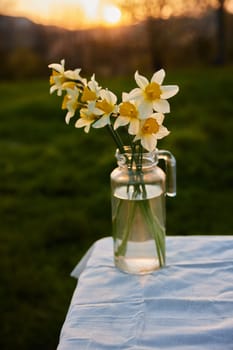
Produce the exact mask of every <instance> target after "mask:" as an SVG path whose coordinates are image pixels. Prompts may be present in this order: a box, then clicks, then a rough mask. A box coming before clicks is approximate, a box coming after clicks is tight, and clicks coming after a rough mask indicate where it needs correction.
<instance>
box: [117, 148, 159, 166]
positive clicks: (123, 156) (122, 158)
mask: <svg viewBox="0 0 233 350" xmlns="http://www.w3.org/2000/svg"><path fill="white" fill-rule="evenodd" d="M124 149H125V152H124V153H122V152H120V150H119V149H117V150H116V153H115V157H116V159H117V163H118V165H119V166H125V165H128V164H129V163H130V164H131V166H132V148H131V146H124ZM157 154H158V149H157V148H156V149H154V150H153V151H145V152H142V154H140V153H139V152H135V153H134V156H135V159H140V158H141V155H142V158H141V159H142V164H141V165H143V167H150V166H152V165H155V164H157V162H158V156H157ZM133 163H135V161H134V162H133Z"/></svg>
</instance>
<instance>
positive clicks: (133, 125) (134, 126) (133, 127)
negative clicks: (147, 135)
mask: <svg viewBox="0 0 233 350" xmlns="http://www.w3.org/2000/svg"><path fill="white" fill-rule="evenodd" d="M139 128H140V121H139V120H138V119H133V120H131V122H130V124H129V130H128V131H129V134H130V135H136V134H137V133H138V132H139Z"/></svg>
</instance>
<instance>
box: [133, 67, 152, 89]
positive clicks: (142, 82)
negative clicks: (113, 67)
mask: <svg viewBox="0 0 233 350" xmlns="http://www.w3.org/2000/svg"><path fill="white" fill-rule="evenodd" d="M134 78H135V81H136V83H137V84H138V86H139V87H140V88H141V89H144V88H145V87H146V86H147V85H148V84H149V81H148V79H147V78H146V77H144V76H143V75H140V74H138V71H137V72H135V75H134Z"/></svg>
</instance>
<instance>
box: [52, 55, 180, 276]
mask: <svg viewBox="0 0 233 350" xmlns="http://www.w3.org/2000/svg"><path fill="white" fill-rule="evenodd" d="M49 68H51V69H52V74H51V76H50V85H51V87H50V93H53V92H55V91H56V92H57V95H58V96H63V101H62V109H65V110H67V113H66V117H65V120H66V123H67V124H69V122H70V119H71V118H73V117H74V116H76V117H77V119H76V121H75V127H76V128H84V131H85V132H86V133H88V132H89V131H90V129H91V127H93V128H102V127H107V128H108V129H109V131H110V133H111V135H112V137H113V139H114V141H115V142H116V146H117V148H118V154H119V153H120V154H121V155H122V156H123V157H124V160H125V163H126V164H127V169H128V175H129V184H127V196H128V198H127V199H132V200H131V201H127V203H126V204H127V207H125V202H124V200H123V199H119V200H117V201H116V202H113V203H115V204H114V205H113V208H114V209H113V235H114V239H115V242H118V241H119V240H120V244H118V243H117V245H116V248H115V261H118V262H119V261H120V259H123V260H122V261H124V257H125V255H126V254H127V249H128V241H129V237H130V236H131V235H132V232H133V231H134V229H133V227H134V226H135V222H138V217H141V218H142V221H143V222H144V223H145V224H143V227H144V226H145V231H146V232H149V233H150V235H151V236H152V237H153V238H154V241H155V246H156V251H157V257H158V261H159V266H163V265H164V263H165V228H164V226H163V225H162V224H161V222H160V220H159V219H158V217H157V215H156V213H155V212H154V211H153V209H152V205H151V203H150V201H149V199H148V196H147V191H146V185H145V182H144V180H143V176H144V174H143V169H142V163H143V153H145V152H148V151H149V152H152V151H155V149H156V145H157V140H158V139H161V138H163V137H164V136H166V135H168V134H169V131H168V130H167V128H166V127H165V126H163V121H164V118H165V114H167V113H169V112H170V105H169V102H168V101H167V100H168V99H169V98H170V97H172V96H174V95H175V94H176V93H177V92H178V86H176V85H162V83H163V80H164V77H165V71H164V70H163V69H161V70H159V71H157V72H155V73H154V74H153V76H152V78H151V80H150V81H149V80H148V79H147V78H146V77H144V76H142V75H140V74H139V73H138V72H136V73H135V76H134V77H135V81H136V84H137V86H138V87H136V88H135V89H133V90H132V91H130V92H128V93H126V92H123V93H122V100H121V101H120V103H117V97H116V95H115V94H114V93H113V92H112V91H110V90H108V89H103V88H102V87H101V86H100V85H99V84H98V82H97V81H96V79H95V75H92V77H91V78H90V80H89V81H88V80H87V79H85V78H83V77H82V76H81V74H80V72H81V69H75V70H65V61H64V60H62V61H61V63H60V64H57V63H53V64H50V65H49ZM120 127H123V128H124V130H126V131H127V133H126V134H127V140H128V141H127V145H125V144H124V142H123V141H122V137H121V135H120V133H119V130H118V129H119V128H120ZM124 133H125V131H124ZM134 199H135V201H134ZM138 199H140V200H138ZM126 213H128V214H126ZM120 216H122V217H123V216H124V217H126V224H125V225H124V228H123V229H122V225H119V227H120V229H118V223H117V222H118V221H117V220H118V219H117V218H118V217H120ZM136 217H137V219H136ZM135 220H136V221H135ZM140 231H143V229H142V228H141V229H140ZM119 237H120V239H119ZM119 266H122V263H119ZM123 269H124V268H123Z"/></svg>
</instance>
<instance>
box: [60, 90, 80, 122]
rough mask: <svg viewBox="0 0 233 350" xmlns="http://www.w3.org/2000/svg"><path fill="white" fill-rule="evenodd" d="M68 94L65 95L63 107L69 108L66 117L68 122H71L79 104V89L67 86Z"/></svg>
mask: <svg viewBox="0 0 233 350" xmlns="http://www.w3.org/2000/svg"><path fill="white" fill-rule="evenodd" d="M66 91H67V94H66V95H65V96H64V99H63V102H62V109H67V110H68V112H67V114H66V117H65V121H66V124H69V122H70V118H72V117H73V116H74V115H75V112H76V110H77V108H78V106H79V102H78V97H79V90H78V89H77V88H76V87H74V88H67V89H66Z"/></svg>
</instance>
